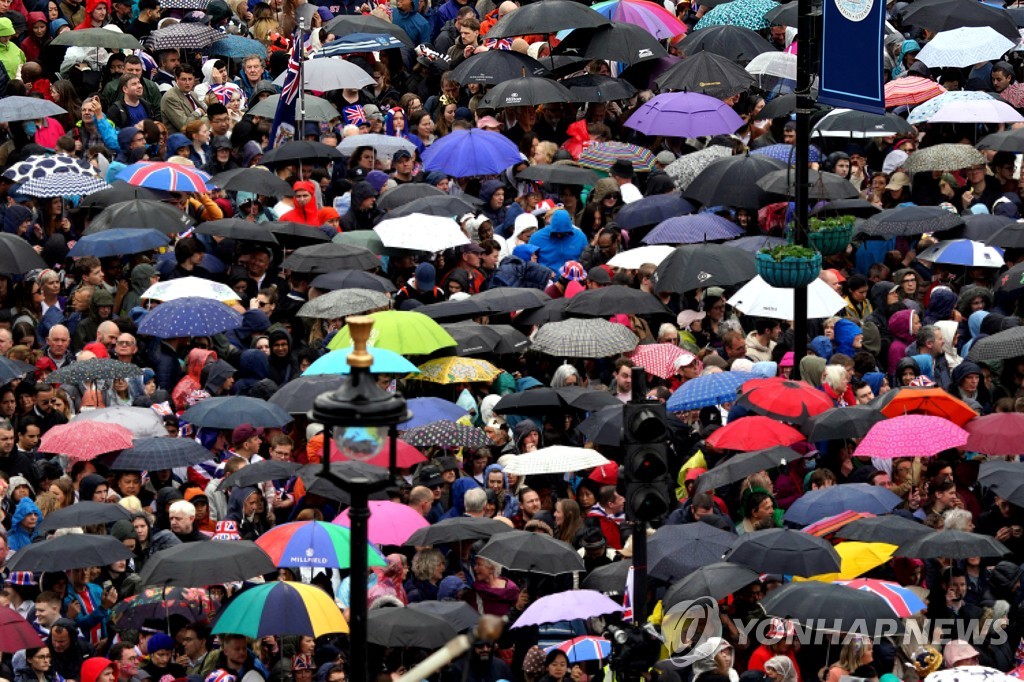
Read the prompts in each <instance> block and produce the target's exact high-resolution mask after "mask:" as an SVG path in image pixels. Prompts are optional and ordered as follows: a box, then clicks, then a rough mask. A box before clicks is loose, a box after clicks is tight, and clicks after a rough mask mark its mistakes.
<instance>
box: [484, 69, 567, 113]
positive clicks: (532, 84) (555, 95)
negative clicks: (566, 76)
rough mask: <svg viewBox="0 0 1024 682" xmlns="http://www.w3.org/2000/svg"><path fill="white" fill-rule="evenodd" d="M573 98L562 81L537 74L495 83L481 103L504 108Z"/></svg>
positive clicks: (565, 100)
mask: <svg viewBox="0 0 1024 682" xmlns="http://www.w3.org/2000/svg"><path fill="white" fill-rule="evenodd" d="M571 100H572V93H571V92H569V89H568V88H567V87H565V86H564V85H562V84H561V83H558V82H556V81H553V80H549V79H547V78H539V77H537V76H524V77H522V78H513V79H512V80H509V81H505V82H503V83H499V84H498V85H495V86H494V87H493V88H492V89H491V90H490V91H489V92H488V93H487V94H486V95H484V99H483V101H482V102H481V104H483V105H484V106H486V107H488V108H492V109H504V108H506V107H520V106H538V105H541V104H549V103H551V102H569V101H571Z"/></svg>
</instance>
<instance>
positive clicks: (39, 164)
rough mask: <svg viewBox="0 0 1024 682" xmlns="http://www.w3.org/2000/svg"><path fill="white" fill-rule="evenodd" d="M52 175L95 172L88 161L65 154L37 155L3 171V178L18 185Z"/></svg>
mask: <svg viewBox="0 0 1024 682" xmlns="http://www.w3.org/2000/svg"><path fill="white" fill-rule="evenodd" d="M54 173H79V174H84V175H92V176H95V174H96V171H95V170H94V169H93V167H92V166H90V165H89V162H88V161H83V160H81V159H75V158H73V157H70V156H67V155H65V154H53V155H52V156H43V155H37V156H30V157H28V158H27V159H25V160H24V161H22V162H21V163H16V164H14V165H13V166H11V167H10V168H8V169H7V170H5V171H4V173H3V177H5V178H7V179H8V180H10V181H11V182H14V183H20V182H26V181H27V180H32V179H33V178H45V177H47V176H48V175H53V174H54Z"/></svg>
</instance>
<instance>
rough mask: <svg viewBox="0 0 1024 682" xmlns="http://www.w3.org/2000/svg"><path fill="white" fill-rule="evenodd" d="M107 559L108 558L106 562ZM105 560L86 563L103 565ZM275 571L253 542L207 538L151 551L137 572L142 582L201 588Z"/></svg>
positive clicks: (145, 583) (266, 556)
mask: <svg viewBox="0 0 1024 682" xmlns="http://www.w3.org/2000/svg"><path fill="white" fill-rule="evenodd" d="M110 539H111V540H113V538H110ZM115 542H117V541H116V540H115ZM118 544H120V543H119V542H118ZM122 547H123V545H122ZM110 561H111V559H108V560H107V561H106V563H110ZM106 563H103V562H97V563H94V564H89V565H91V566H103V565H106ZM276 572H277V567H276V566H274V562H273V561H271V559H270V557H269V556H268V555H267V553H266V552H264V551H263V550H262V549H260V547H259V545H257V544H256V543H255V542H249V541H248V540H210V541H208V542H189V543H184V544H181V545H175V546H173V547H170V548H168V549H163V550H160V551H159V552H157V553H155V554H153V555H152V556H150V557H149V559H147V560H146V565H145V566H144V567H143V569H142V572H141V573H139V581H140V583H141V584H143V585H179V586H181V587H203V586H205V585H212V584H214V583H229V582H234V581H236V580H248V579H250V578H255V577H256V576H258V575H266V574H267V573H276Z"/></svg>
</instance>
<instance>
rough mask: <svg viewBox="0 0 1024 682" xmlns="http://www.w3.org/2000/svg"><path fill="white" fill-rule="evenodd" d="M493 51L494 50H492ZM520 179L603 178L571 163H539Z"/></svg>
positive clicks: (574, 181)
mask: <svg viewBox="0 0 1024 682" xmlns="http://www.w3.org/2000/svg"><path fill="white" fill-rule="evenodd" d="M492 52H493V50H492ZM516 177H518V178H519V179H520V180H533V181H536V182H550V183H551V184H554V185H580V186H583V185H595V184H597V181H598V180H600V179H601V176H599V175H598V174H597V173H595V172H594V171H592V170H590V169H589V168H580V167H579V166H574V165H572V164H570V163H565V164H563V163H554V164H538V165H536V166H530V167H529V168H527V169H525V170H523V171H522V172H520V173H519V175H517V176H516Z"/></svg>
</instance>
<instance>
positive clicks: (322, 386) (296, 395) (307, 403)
mask: <svg viewBox="0 0 1024 682" xmlns="http://www.w3.org/2000/svg"><path fill="white" fill-rule="evenodd" d="M344 380H345V377H343V376H342V375H340V374H311V375H310V376H302V377H298V378H296V379H294V380H292V381H289V382H288V383H287V384H285V385H284V386H282V387H281V388H279V389H278V390H277V392H276V393H274V395H272V396H271V397H270V401H269V402H270V403H271V404H273V405H277V406H278V407H280V408H281V409H283V410H284V411H285V412H287V413H288V414H306V413H307V412H309V411H310V410H312V409H313V400H314V399H316V397H317V396H319V395H320V394H321V393H327V392H328V391H336V390H337V389H339V388H340V387H341V384H342V382H343V381H344Z"/></svg>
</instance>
